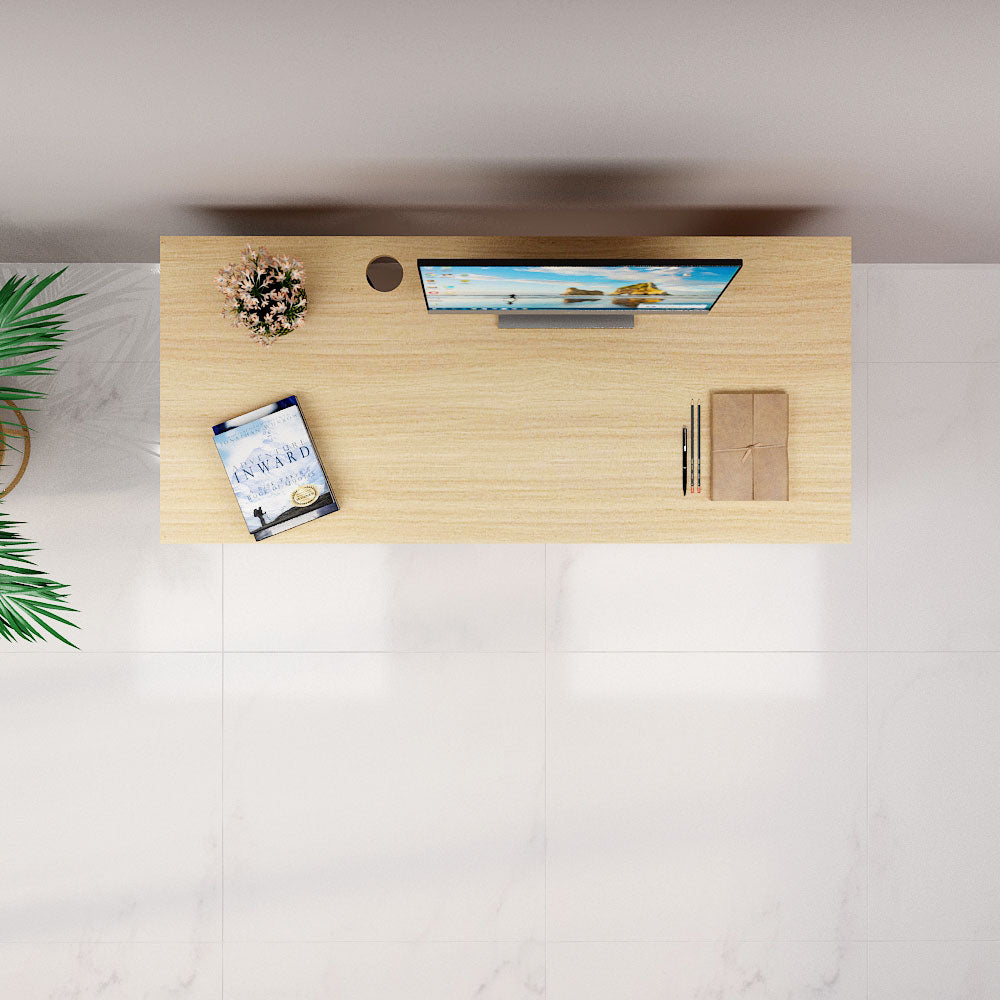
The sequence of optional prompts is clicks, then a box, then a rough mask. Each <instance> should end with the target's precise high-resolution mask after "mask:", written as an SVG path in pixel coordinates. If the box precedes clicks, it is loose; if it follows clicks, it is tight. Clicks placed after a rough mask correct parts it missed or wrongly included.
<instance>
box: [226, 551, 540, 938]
mask: <svg viewBox="0 0 1000 1000" xmlns="http://www.w3.org/2000/svg"><path fill="white" fill-rule="evenodd" d="M293 548H294V547H293ZM543 674H544V669H543V657H542V656H541V655H534V654H521V655H517V654H482V653H480V654H460V655H459V654H446V655H430V654H414V655H392V654H349V655H345V654H341V655H337V654H301V653H297V654H280V655H277V654H230V653H227V654H226V666H225V689H226V695H225V706H226V720H225V787H224V796H225V928H226V939H227V941H233V942H240V941H243V942H252V941H300V942H304V941H315V942H323V941H340V942H349V941H449V942H459V941H514V942H523V941H529V940H534V939H537V938H540V937H541V934H542V925H543V913H542V907H543V898H542V887H543V868H542V862H543V817H542V806H543V780H544V750H543V734H544V717H543V700H544V697H543V695H544V676H543Z"/></svg>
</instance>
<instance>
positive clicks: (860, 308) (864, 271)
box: [851, 264, 870, 364]
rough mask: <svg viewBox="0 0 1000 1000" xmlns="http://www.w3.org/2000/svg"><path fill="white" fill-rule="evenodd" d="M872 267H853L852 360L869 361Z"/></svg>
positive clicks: (858, 361) (857, 265)
mask: <svg viewBox="0 0 1000 1000" xmlns="http://www.w3.org/2000/svg"><path fill="white" fill-rule="evenodd" d="M869 269H870V265H868V264H854V265H852V267H851V359H852V360H853V361H854V363H855V364H858V363H861V362H865V361H867V360H868V272H869Z"/></svg>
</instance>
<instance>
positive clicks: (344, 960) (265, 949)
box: [223, 942, 545, 1000]
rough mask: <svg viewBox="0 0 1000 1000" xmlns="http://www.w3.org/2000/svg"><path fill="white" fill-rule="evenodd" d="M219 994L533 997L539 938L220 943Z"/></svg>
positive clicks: (539, 982)
mask: <svg viewBox="0 0 1000 1000" xmlns="http://www.w3.org/2000/svg"><path fill="white" fill-rule="evenodd" d="M225 984H226V986H225V993H224V997H223V1000H304V998H307V997H309V998H313V997H336V998H338V1000H339V998H343V1000H389V998H396V997H400V998H406V1000H470V998H476V1000H539V998H540V997H543V996H544V995H545V993H544V988H545V952H544V949H543V947H542V945H541V944H537V943H528V944H524V945H517V944H506V943H500V944H493V943H461V944H431V943H426V942H422V943H419V944H402V943H389V944H382V943H360V942H355V943H353V944H227V945H226V948H225Z"/></svg>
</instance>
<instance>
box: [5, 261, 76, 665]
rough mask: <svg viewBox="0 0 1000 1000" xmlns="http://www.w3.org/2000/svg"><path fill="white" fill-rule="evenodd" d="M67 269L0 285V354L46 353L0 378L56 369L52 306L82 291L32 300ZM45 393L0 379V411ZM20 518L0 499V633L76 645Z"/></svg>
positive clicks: (60, 599)
mask: <svg viewBox="0 0 1000 1000" xmlns="http://www.w3.org/2000/svg"><path fill="white" fill-rule="evenodd" d="M65 270H66V268H63V269H62V270H60V271H56V272H55V273H54V274H50V275H47V276H46V277H44V278H39V277H38V276H37V275H36V276H34V277H31V278H29V277H25V276H19V275H14V276H12V277H11V278H9V279H8V280H7V281H6V282H5V283H4V284H3V287H0V359H5V358H22V359H23V358H25V357H26V356H28V355H35V354H42V353H45V354H46V357H42V358H28V359H27V360H19V361H16V362H13V363H9V362H3V361H0V379H5V378H27V377H34V376H38V375H48V374H51V373H52V372H53V371H54V369H52V368H50V367H48V364H49V362H51V361H52V360H53V357H54V355H53V354H52V353H51V352H52V351H56V350H58V349H59V348H60V347H61V346H62V342H63V335H64V334H65V333H66V332H67V331H66V329H65V327H64V325H63V324H64V318H65V317H64V316H63V314H62V313H59V312H56V311H55V310H56V309H57V308H58V307H59V306H61V305H63V304H65V303H66V302H70V301H72V300H73V299H78V298H80V297H81V295H83V294H84V293H82V292H78V293H74V294H72V295H64V296H62V297H61V298H58V299H54V300H52V301H50V302H41V303H36V300H37V298H38V296H39V295H40V294H41V293H42V292H44V291H45V289H46V288H48V287H49V286H50V285H51V284H52V282H54V281H55V280H56V279H58V278H59V276H60V275H62V274H63V273H64V272H65ZM32 303H36V304H34V305H33V304H32ZM44 396H45V393H44V392H43V391H41V390H39V389H26V388H23V387H21V386H11V385H3V384H0V414H2V413H5V412H6V411H7V410H10V409H12V408H13V407H14V406H15V405H16V402H21V401H24V400H34V399H41V398H43V397H44ZM15 401H16V402H15ZM19 408H20V407H19ZM5 427H11V428H12V429H14V430H16V433H12V432H8V434H7V445H8V447H9V448H10V449H11V450H12V451H17V450H18V449H17V447H16V445H15V439H19V438H20V437H21V434H20V428H19V427H17V425H16V424H15V423H14V422H13V421H10V420H2V421H0V432H2V431H3V428H5ZM19 523H20V522H18V521H14V520H12V519H10V518H9V517H8V516H7V513H6V511H5V510H4V509H3V505H2V502H0V638H3V639H6V640H10V641H13V640H16V639H23V640H24V641H26V642H37V641H39V640H45V639H48V638H55V639H58V640H59V641H60V642H63V643H65V644H66V645H67V646H71V647H72V648H74V649H76V648H77V647H76V645H75V644H74V643H72V642H70V640H69V639H67V638H66V637H65V636H64V635H63V634H62V633H61V632H60V631H59V629H58V628H57V627H56V626H66V627H68V628H78V627H79V626H78V625H77V624H76V622H73V621H70V620H69V619H68V618H66V617H64V616H65V615H68V614H77V613H78V612H77V611H76V609H75V608H71V607H70V606H69V604H68V603H67V587H66V584H64V583H57V582H56V581H55V580H51V579H49V577H48V576H47V575H46V574H45V573H44V571H42V570H40V569H38V568H37V567H36V566H35V563H34V559H33V558H32V556H33V555H34V553H35V552H37V546H35V545H34V544H33V543H32V542H30V541H29V540H28V539H26V538H24V537H22V536H21V535H20V534H18V532H17V531H16V530H15V526H18V525H19Z"/></svg>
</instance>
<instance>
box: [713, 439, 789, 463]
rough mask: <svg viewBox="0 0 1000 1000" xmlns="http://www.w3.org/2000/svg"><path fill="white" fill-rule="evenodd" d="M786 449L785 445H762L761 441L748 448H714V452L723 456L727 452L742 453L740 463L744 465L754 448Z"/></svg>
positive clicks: (749, 445)
mask: <svg viewBox="0 0 1000 1000" xmlns="http://www.w3.org/2000/svg"><path fill="white" fill-rule="evenodd" d="M785 447H787V446H786V445H783V444H761V442H760V441H754V442H753V443H751V444H748V445H746V447H743V448H713V449H712V451H714V452H715V453H716V454H717V455H721V454H722V453H723V452H727V451H742V452H743V457H742V458H741V459H740V462H741V463H743V462H745V461H746V460H747V459H748V458H749V457H750V456H751V454H753V450H754V448H785Z"/></svg>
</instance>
